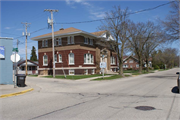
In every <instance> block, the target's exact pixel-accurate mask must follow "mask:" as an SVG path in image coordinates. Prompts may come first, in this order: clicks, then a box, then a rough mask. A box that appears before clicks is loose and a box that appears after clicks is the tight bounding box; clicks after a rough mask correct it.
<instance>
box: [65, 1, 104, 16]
mask: <svg viewBox="0 0 180 120" xmlns="http://www.w3.org/2000/svg"><path fill="white" fill-rule="evenodd" d="M66 3H67V4H68V5H70V6H71V7H72V8H76V7H75V6H74V3H78V4H81V5H83V6H84V7H86V8H87V10H88V12H89V13H90V14H91V15H90V18H92V19H96V18H104V16H105V13H104V12H102V11H101V10H103V9H104V8H102V7H95V6H94V5H93V4H90V3H89V2H86V1H84V0H74V1H70V0H66Z"/></svg>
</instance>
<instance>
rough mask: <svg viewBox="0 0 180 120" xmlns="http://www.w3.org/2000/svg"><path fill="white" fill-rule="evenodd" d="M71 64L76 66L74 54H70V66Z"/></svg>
mask: <svg viewBox="0 0 180 120" xmlns="http://www.w3.org/2000/svg"><path fill="white" fill-rule="evenodd" d="M70 64H73V65H74V54H73V53H69V65H70Z"/></svg>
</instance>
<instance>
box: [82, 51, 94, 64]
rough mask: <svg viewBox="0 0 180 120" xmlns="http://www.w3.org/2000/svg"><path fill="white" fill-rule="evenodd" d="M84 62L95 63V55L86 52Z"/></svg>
mask: <svg viewBox="0 0 180 120" xmlns="http://www.w3.org/2000/svg"><path fill="white" fill-rule="evenodd" d="M84 64H94V56H93V55H92V54H90V53H86V54H84Z"/></svg>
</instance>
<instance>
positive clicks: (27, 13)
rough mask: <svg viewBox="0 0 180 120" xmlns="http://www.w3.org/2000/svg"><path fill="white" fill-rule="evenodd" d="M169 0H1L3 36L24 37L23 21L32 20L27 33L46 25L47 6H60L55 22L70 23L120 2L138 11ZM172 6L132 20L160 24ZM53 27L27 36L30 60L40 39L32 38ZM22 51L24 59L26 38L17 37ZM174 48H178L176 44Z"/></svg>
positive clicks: (89, 28) (98, 15)
mask: <svg viewBox="0 0 180 120" xmlns="http://www.w3.org/2000/svg"><path fill="white" fill-rule="evenodd" d="M168 2H169V1H85V0H74V1H70V0H64V1H62V0H61V1H60V0H56V1H25V0H24V1H3V0H1V2H0V3H1V4H0V5H1V17H0V18H1V19H0V20H1V23H0V25H1V29H0V36H1V37H13V38H17V37H19V36H22V32H24V31H25V27H24V26H23V24H21V22H28V23H31V24H30V25H29V27H28V32H30V33H32V32H34V31H37V30H39V29H41V28H45V27H47V25H48V24H47V18H48V17H50V13H49V12H44V9H58V10H59V12H57V13H54V22H56V23H68V22H78V21H89V20H96V19H102V18H104V12H108V11H110V10H113V6H117V5H120V6H121V8H122V9H125V8H126V7H128V8H129V11H131V12H135V11H139V10H143V9H147V8H152V7H156V6H158V5H161V4H164V3H168ZM170 10H171V8H170V7H169V5H165V6H162V7H160V8H157V9H155V10H151V11H146V12H142V13H137V14H133V15H131V16H130V19H131V20H132V21H134V22H146V21H148V20H150V21H153V22H155V23H156V24H159V23H158V19H162V20H163V19H165V17H166V16H167V15H168V13H169V11H170ZM100 25H101V22H91V23H81V24H55V25H54V31H57V30H59V29H60V28H62V27H63V28H69V27H75V28H77V29H81V30H83V31H86V32H96V31H98V29H97V28H98V26H100ZM50 32H51V29H44V30H40V31H38V32H34V33H32V34H31V36H30V37H28V59H30V53H31V49H32V46H35V47H36V50H37V49H38V48H37V42H36V41H32V40H30V38H32V37H35V36H38V35H42V34H45V33H50ZM18 39H19V41H20V44H19V54H20V56H21V57H23V58H24V59H25V37H20V38H18ZM16 41H17V39H14V41H13V45H14V47H16ZM171 46H172V47H178V46H177V45H175V44H172V45H171Z"/></svg>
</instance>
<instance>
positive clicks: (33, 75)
mask: <svg viewBox="0 0 180 120" xmlns="http://www.w3.org/2000/svg"><path fill="white" fill-rule="evenodd" d="M37 76H38V75H28V77H37Z"/></svg>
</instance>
